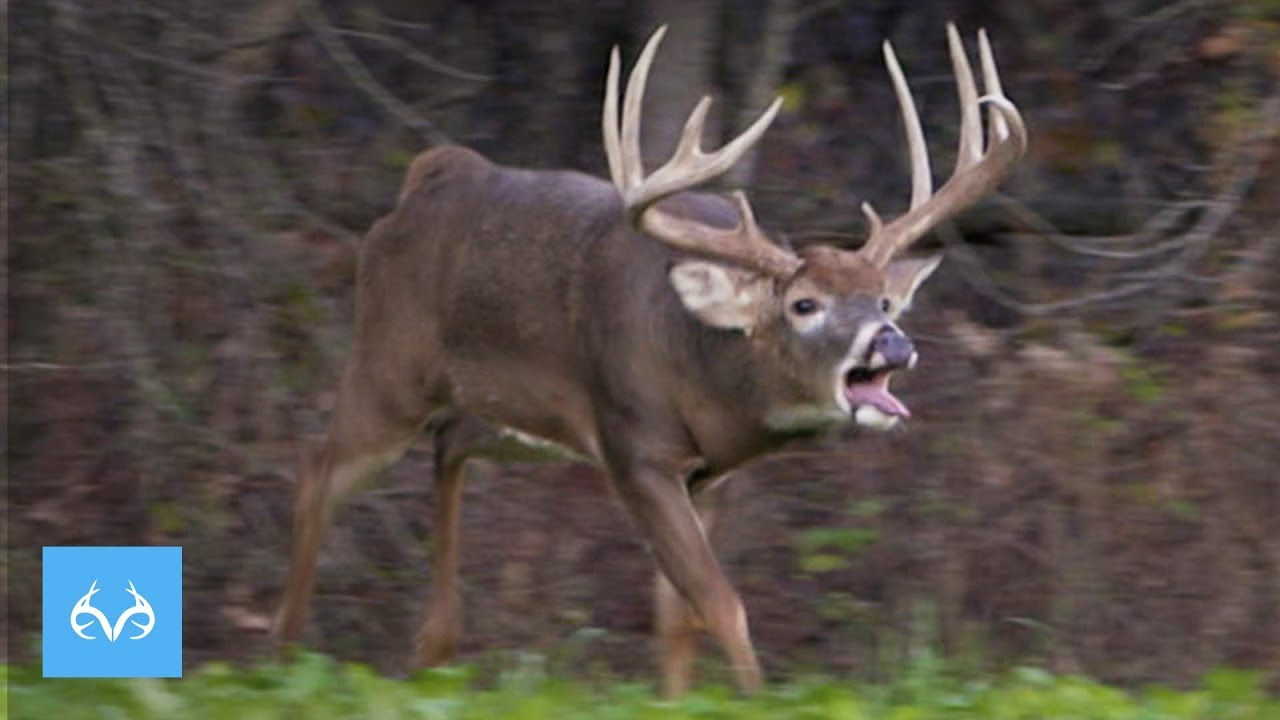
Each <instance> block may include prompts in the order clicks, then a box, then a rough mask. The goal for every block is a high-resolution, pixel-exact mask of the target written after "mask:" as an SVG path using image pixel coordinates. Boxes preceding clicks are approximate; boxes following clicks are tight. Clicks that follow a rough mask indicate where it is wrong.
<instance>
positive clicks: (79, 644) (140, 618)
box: [43, 547, 182, 677]
mask: <svg viewBox="0 0 1280 720" xmlns="http://www.w3.org/2000/svg"><path fill="white" fill-rule="evenodd" d="M43 607H44V625H43V640H44V676H45V677H182V548H180V547H46V548H45V549H44V596H43Z"/></svg>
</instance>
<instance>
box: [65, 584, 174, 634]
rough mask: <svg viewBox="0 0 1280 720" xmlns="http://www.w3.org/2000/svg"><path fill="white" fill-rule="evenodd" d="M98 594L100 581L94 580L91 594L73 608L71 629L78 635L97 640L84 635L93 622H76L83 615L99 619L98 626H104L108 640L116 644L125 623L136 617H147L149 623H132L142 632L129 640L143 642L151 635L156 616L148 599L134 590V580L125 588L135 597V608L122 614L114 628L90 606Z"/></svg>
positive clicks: (96, 609) (90, 587)
mask: <svg viewBox="0 0 1280 720" xmlns="http://www.w3.org/2000/svg"><path fill="white" fill-rule="evenodd" d="M96 592H98V581H97V580H94V581H93V584H92V585H90V586H89V592H87V593H85V594H84V596H83V597H81V598H80V599H79V600H77V601H76V605H75V607H73V608H71V629H72V630H74V631H75V633H76V634H77V635H79V636H80V637H82V638H84V639H85V640H96V639H97V638H95V637H94V636H92V635H85V634H84V630H85V628H87V627H89V626H90V625H92V624H93V621H92V620H90V621H89V622H87V623H84V624H79V623H77V622H76V618H78V617H80V616H81V615H92V616H93V617H95V618H97V619H98V624H99V625H101V626H102V631H103V632H105V633H106V636H107V640H108V641H109V642H115V641H116V640H118V639H119V638H120V633H121V632H123V631H124V623H125V621H126V620H129V619H130V618H132V617H133V616H134V615H146V616H147V621H146V623H145V624H144V623H140V622H138V621H137V620H133V621H132V622H133V624H134V626H136V627H137V628H138V629H139V630H141V631H142V632H140V633H138V634H137V635H134V636H133V637H131V638H129V639H130V640H141V639H142V638H144V637H146V636H147V635H149V634H151V629H152V628H154V627H155V625H156V614H155V612H154V611H152V609H151V603H149V602H147V599H146V598H144V597H142V595H140V594H138V590H137V589H136V588H134V586H133V581H132V580H130V581H129V587H127V588H125V592H127V593H129V594H130V595H132V596H133V607H131V608H129V609H128V610H125V611H124V612H122V613H120V617H118V618H116V624H115V625H114V626H112V625H111V623H109V622H107V616H106V615H103V614H102V611H101V610H99V609H98V608H96V607H94V606H92V605H90V604H89V598H91V597H93V595H94V593H96Z"/></svg>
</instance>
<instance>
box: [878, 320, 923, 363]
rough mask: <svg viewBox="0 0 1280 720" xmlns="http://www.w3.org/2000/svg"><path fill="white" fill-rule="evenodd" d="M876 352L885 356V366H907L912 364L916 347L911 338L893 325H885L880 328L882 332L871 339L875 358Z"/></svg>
mask: <svg viewBox="0 0 1280 720" xmlns="http://www.w3.org/2000/svg"><path fill="white" fill-rule="evenodd" d="M876 353H879V354H880V356H881V357H883V358H884V364H885V367H889V368H905V367H910V366H911V364H912V358H913V357H914V356H915V354H916V349H915V346H914V345H912V344H911V338H909V337H907V336H906V335H903V334H902V332H901V331H899V330H898V329H897V328H895V327H893V326H892V325H885V326H884V327H883V328H880V332H878V333H876V336H875V339H873V340H872V341H871V357H872V358H873V359H874V358H875V355H876Z"/></svg>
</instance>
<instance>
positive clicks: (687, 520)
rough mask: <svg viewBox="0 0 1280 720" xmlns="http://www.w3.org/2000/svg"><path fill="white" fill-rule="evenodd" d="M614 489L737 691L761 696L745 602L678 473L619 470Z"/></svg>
mask: <svg viewBox="0 0 1280 720" xmlns="http://www.w3.org/2000/svg"><path fill="white" fill-rule="evenodd" d="M615 483H616V486H617V489H618V494H619V495H620V496H621V498H622V500H623V502H624V503H625V504H626V506H627V509H628V510H629V511H630V512H631V514H632V516H634V517H635V519H636V522H637V523H638V525H639V526H640V529H641V531H642V532H643V533H644V535H645V539H646V540H648V542H649V546H650V548H651V549H652V551H653V554H654V556H655V558H656V559H657V561H658V567H659V569H660V570H661V571H662V572H663V574H664V575H666V577H667V579H668V580H669V581H670V582H671V585H672V586H674V587H675V589H676V590H677V591H678V592H679V594H680V595H682V596H683V597H684V599H685V600H687V601H688V603H689V605H690V606H691V607H692V608H693V610H694V612H696V613H697V614H698V616H699V617H700V618H702V623H703V625H704V626H705V627H706V629H707V631H708V632H709V633H711V636H712V637H714V638H715V639H716V641H717V642H719V644H720V646H721V647H722V648H723V649H724V652H725V654H726V655H727V656H728V658H729V663H730V665H731V666H732V668H733V674H734V679H735V680H736V682H737V684H738V687H739V689H740V690H742V692H744V693H748V694H749V693H754V692H756V691H757V690H759V688H760V684H761V672H760V662H759V660H757V658H756V653H755V649H754V648H753V647H752V645H751V636H750V633H749V632H748V630H747V615H746V611H745V610H744V608H743V606H742V600H741V599H740V598H739V597H738V593H737V591H736V590H734V589H733V585H731V584H730V583H729V580H728V578H727V577H725V574H724V571H723V570H722V569H721V568H720V563H719V562H718V561H717V560H716V557H715V555H714V553H713V552H712V550H711V544H710V543H709V542H708V541H707V536H706V533H705V532H704V531H703V528H702V524H701V523H700V522H699V520H698V514H697V512H696V511H695V510H694V506H693V503H692V502H691V501H690V499H689V494H688V491H687V490H686V489H685V485H684V482H683V479H682V478H681V477H680V475H679V473H678V472H674V471H664V470H661V469H659V466H657V465H654V464H646V463H637V464H633V465H631V466H630V467H628V468H624V469H621V470H620V471H619V470H615ZM673 680H674V685H673V683H672V681H673ZM682 684H683V683H682V682H681V679H680V678H671V679H669V680H668V681H667V687H666V688H665V689H666V690H667V691H668V692H679V691H681V690H682V689H683V688H682V687H680V685H682Z"/></svg>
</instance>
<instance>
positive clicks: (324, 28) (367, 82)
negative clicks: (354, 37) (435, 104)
mask: <svg viewBox="0 0 1280 720" xmlns="http://www.w3.org/2000/svg"><path fill="white" fill-rule="evenodd" d="M300 12H301V13H302V17H303V19H304V20H305V21H306V23H307V25H308V26H309V27H310V28H311V30H312V32H314V33H315V36H316V38H317V39H318V40H319V41H320V44H321V45H323V46H324V49H325V51H327V52H328V53H329V56H330V57H332V58H333V60H334V62H336V63H337V64H338V67H340V68H342V71H343V72H344V73H346V74H347V77H348V78H350V79H351V82H353V83H354V84H355V86H356V87H358V88H360V90H361V91H363V92H364V93H365V94H366V95H368V96H369V97H370V98H371V99H372V100H373V101H374V102H376V103H377V104H378V105H379V106H381V107H382V109H383V110H385V111H387V112H388V113H389V114H390V115H391V116H392V117H394V118H395V119H397V120H399V121H400V122H401V123H402V124H404V126H405V127H407V128H410V129H411V130H414V131H416V132H418V133H421V134H422V136H423V138H424V139H425V140H426V141H427V143H429V144H431V145H444V144H448V143H449V137H448V136H447V135H445V134H444V133H443V132H441V131H440V130H439V129H438V128H437V127H436V126H435V125H434V124H433V123H432V122H431V121H429V120H427V119H426V118H424V117H422V116H421V115H419V114H418V112H417V111H416V110H414V109H413V108H411V107H409V106H408V105H407V104H405V102H404V101H403V100H401V99H399V98H397V97H396V96H395V95H393V94H391V92H390V91H389V90H387V89H386V88H385V87H383V86H382V83H380V82H378V80H377V78H375V77H374V76H373V73H371V72H369V68H367V67H365V65H364V63H362V62H360V59H359V58H357V57H356V56H355V53H353V52H352V51H351V48H349V47H347V44H346V43H345V42H343V40H342V38H341V37H339V36H338V33H337V31H335V30H334V29H333V26H332V25H330V24H329V21H328V20H326V19H325V17H324V13H323V12H321V10H320V8H319V7H318V6H317V5H316V3H315V0H301V5H300Z"/></svg>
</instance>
